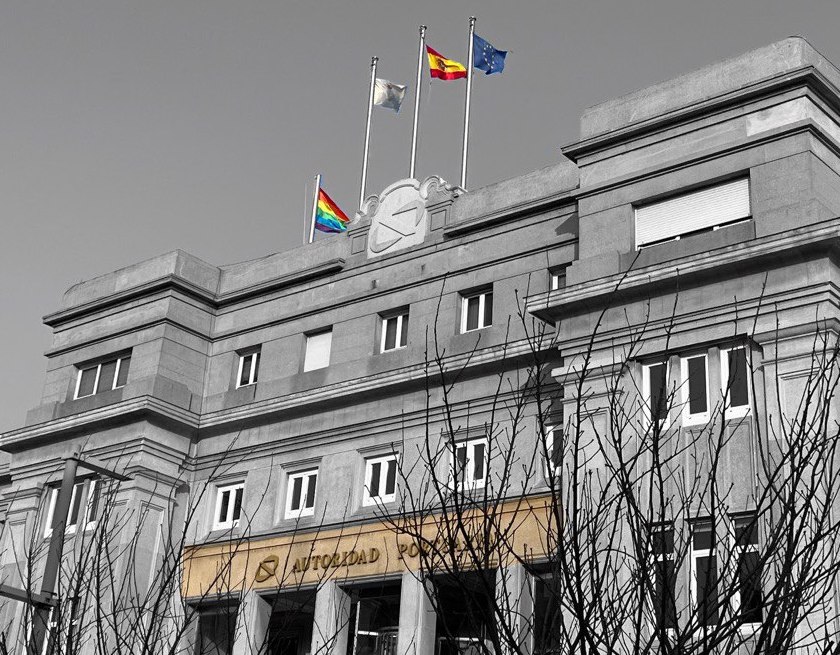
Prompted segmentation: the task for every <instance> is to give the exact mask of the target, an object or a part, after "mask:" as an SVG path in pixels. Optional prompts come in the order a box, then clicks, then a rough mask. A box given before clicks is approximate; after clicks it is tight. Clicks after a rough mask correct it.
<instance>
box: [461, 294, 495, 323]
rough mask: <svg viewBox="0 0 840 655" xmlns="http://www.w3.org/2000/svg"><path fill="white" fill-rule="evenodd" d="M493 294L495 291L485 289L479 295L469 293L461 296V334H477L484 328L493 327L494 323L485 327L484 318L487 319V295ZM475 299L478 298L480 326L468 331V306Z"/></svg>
mask: <svg viewBox="0 0 840 655" xmlns="http://www.w3.org/2000/svg"><path fill="white" fill-rule="evenodd" d="M488 294H490V295H492V294H493V289H484V290H483V291H479V292H477V293H467V294H461V334H466V333H467V332H475V331H476V330H483V329H484V328H487V327H490V326H492V323H490V324H488V325H485V324H484V317H485V312H484V310H485V303H486V302H487V295H488ZM473 298H478V326H477V327H474V328H470V329H469V330H468V329H467V306H468V303H469V301H470V300H472V299H473Z"/></svg>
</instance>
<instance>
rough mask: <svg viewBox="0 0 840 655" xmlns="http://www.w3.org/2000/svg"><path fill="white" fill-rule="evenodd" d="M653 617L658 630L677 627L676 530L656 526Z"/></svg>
mask: <svg viewBox="0 0 840 655" xmlns="http://www.w3.org/2000/svg"><path fill="white" fill-rule="evenodd" d="M651 560H652V561H651V567H652V573H653V594H654V595H653V615H654V619H655V621H656V627H657V628H665V629H670V628H676V627H677V604H676V598H677V595H676V594H677V569H676V564H675V563H674V528H673V526H671V525H658V526H654V528H653V531H652V533H651Z"/></svg>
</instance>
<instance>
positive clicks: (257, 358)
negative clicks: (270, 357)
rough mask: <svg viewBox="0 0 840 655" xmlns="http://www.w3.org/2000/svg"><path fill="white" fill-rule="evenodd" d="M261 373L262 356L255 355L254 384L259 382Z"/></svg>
mask: <svg viewBox="0 0 840 655" xmlns="http://www.w3.org/2000/svg"><path fill="white" fill-rule="evenodd" d="M259 373H260V354H259V353H254V379H253V380H252V382H254V383H256V382H257V377H258V376H259Z"/></svg>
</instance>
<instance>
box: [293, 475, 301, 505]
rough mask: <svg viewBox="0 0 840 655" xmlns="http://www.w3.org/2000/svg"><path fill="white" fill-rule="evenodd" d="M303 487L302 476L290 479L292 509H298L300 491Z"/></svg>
mask: <svg viewBox="0 0 840 655" xmlns="http://www.w3.org/2000/svg"><path fill="white" fill-rule="evenodd" d="M302 489H303V478H295V479H294V480H292V509H293V510H298V509H300V492H301V490H302Z"/></svg>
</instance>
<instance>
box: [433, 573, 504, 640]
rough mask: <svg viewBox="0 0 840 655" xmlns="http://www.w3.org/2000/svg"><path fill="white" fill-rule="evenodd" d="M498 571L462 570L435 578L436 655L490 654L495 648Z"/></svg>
mask: <svg viewBox="0 0 840 655" xmlns="http://www.w3.org/2000/svg"><path fill="white" fill-rule="evenodd" d="M495 580H496V571H488V572H484V573H480V572H475V573H463V572H462V573H459V574H458V579H457V580H453V579H451V578H449V576H439V577H435V578H434V579H433V584H434V587H435V599H436V600H435V602H436V604H438V608H437V624H436V630H435V655H486V653H489V652H493V645H492V643H493V642H492V634H493V632H492V631H493V628H494V626H495V618H494V614H493V604H492V590H494V589H495Z"/></svg>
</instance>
